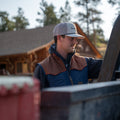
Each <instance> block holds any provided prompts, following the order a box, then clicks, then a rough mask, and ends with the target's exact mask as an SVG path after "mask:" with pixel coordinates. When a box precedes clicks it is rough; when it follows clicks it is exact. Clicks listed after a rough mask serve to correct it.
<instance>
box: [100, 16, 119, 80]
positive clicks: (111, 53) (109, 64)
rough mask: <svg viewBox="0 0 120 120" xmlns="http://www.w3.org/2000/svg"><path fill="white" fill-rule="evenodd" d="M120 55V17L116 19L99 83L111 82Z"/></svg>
mask: <svg viewBox="0 0 120 120" xmlns="http://www.w3.org/2000/svg"><path fill="white" fill-rule="evenodd" d="M119 53H120V15H119V16H118V18H117V19H116V21H115V23H114V26H113V29H112V33H111V36H110V39H109V43H108V46H107V51H106V54H105V58H104V61H103V64H102V68H101V72H100V74H99V78H98V82H101V81H111V80H112V77H113V74H114V70H115V66H116V63H117V60H118V56H119Z"/></svg>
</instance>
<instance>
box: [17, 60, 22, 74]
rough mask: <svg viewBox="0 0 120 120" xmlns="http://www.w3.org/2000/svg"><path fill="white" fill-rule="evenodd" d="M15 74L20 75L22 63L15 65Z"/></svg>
mask: <svg viewBox="0 0 120 120" xmlns="http://www.w3.org/2000/svg"><path fill="white" fill-rule="evenodd" d="M17 73H22V62H18V63H17Z"/></svg>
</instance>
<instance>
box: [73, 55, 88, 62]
mask: <svg viewBox="0 0 120 120" xmlns="http://www.w3.org/2000/svg"><path fill="white" fill-rule="evenodd" d="M72 58H73V59H75V60H78V61H86V59H85V57H84V56H78V55H76V54H75V55H73V57H72Z"/></svg>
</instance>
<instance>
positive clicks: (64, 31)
mask: <svg viewBox="0 0 120 120" xmlns="http://www.w3.org/2000/svg"><path fill="white" fill-rule="evenodd" d="M57 35H66V36H69V37H78V38H81V39H83V38H85V37H84V36H82V35H80V34H78V33H77V29H76V26H75V25H74V24H73V23H71V22H65V23H59V24H57V25H56V26H55V28H54V29H53V36H57Z"/></svg>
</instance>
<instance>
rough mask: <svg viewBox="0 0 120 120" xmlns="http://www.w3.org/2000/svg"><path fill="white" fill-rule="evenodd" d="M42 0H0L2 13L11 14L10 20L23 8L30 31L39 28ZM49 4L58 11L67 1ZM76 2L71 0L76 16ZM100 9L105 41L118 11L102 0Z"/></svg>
mask: <svg viewBox="0 0 120 120" xmlns="http://www.w3.org/2000/svg"><path fill="white" fill-rule="evenodd" d="M40 1H41V0H0V11H6V12H8V13H9V18H10V19H12V17H13V16H16V15H17V10H18V7H21V8H22V9H23V11H24V16H25V17H26V18H27V19H28V21H29V23H30V25H29V27H28V28H29V29H31V28H35V27H37V26H38V25H39V24H38V23H37V22H36V18H38V15H37V12H38V11H39V10H40V8H39V7H40ZM46 1H47V2H48V4H50V3H52V4H53V5H54V6H56V8H55V11H58V10H59V8H60V7H61V6H64V3H65V1H66V0H46ZM73 1H74V0H69V3H70V5H71V7H72V9H71V13H72V14H73V15H75V14H76V13H77V11H79V8H78V7H76V6H75V4H74V3H73ZM102 1H104V2H101V4H100V5H99V7H98V10H100V11H102V15H101V18H102V20H103V21H104V23H103V24H102V25H101V27H102V29H103V31H104V35H105V39H109V37H110V34H111V30H112V27H113V23H114V21H115V19H116V17H117V15H116V12H117V11H116V9H115V8H114V7H111V6H110V5H109V4H107V2H106V0H102ZM76 19H77V18H75V17H73V18H72V20H71V21H74V22H77V20H76Z"/></svg>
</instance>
